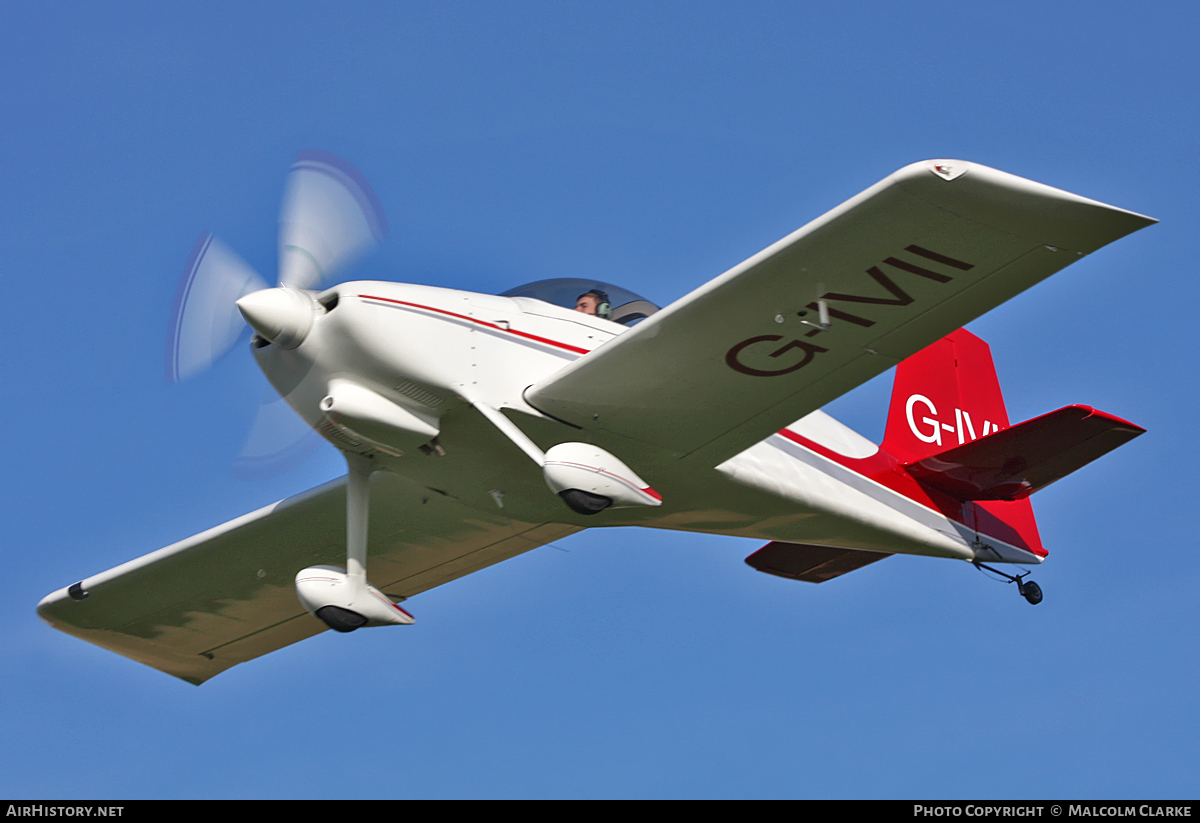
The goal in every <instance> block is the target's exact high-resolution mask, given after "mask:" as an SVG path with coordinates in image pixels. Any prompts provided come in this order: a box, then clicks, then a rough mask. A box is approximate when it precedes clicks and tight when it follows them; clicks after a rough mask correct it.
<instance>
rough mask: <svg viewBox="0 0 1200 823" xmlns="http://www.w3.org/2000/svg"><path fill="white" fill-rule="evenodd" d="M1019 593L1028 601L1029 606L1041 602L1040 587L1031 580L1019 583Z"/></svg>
mask: <svg viewBox="0 0 1200 823" xmlns="http://www.w3.org/2000/svg"><path fill="white" fill-rule="evenodd" d="M1021 594H1022V595H1023V596H1024V598H1025V599H1026V600H1028V601H1029V604H1030V605H1031V606H1036V605H1037V604H1038V603H1041V602H1042V587H1041V586H1039V585H1038V584H1037V583H1034V582H1033V581H1032V580H1030V581H1029V582H1027V583H1023V584H1021Z"/></svg>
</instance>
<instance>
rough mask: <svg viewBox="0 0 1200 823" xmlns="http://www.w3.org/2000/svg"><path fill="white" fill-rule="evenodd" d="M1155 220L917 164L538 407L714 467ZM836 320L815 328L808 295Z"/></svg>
mask: <svg viewBox="0 0 1200 823" xmlns="http://www.w3.org/2000/svg"><path fill="white" fill-rule="evenodd" d="M1153 222H1154V221H1153V220H1152V219H1151V218H1147V217H1143V216H1141V215H1137V214H1134V213H1132V212H1128V211H1124V210H1122V209H1118V208H1114V207H1112V206H1106V205H1104V204H1102V203H1098V202H1096V201H1094V200H1088V199H1086V198H1083V197H1078V196H1076V195H1073V194H1069V193H1067V192H1064V191H1061V190H1059V189H1053V188H1050V187H1049V186H1043V185H1041V184H1038V183H1033V182H1031V181H1029V180H1024V179H1022V178H1019V177H1015V176H1013V175H1010V174H1005V173H1004V172H999V171H996V170H994V169H989V168H987V167H985V166H979V165H974V164H969V163H960V162H958V161H928V162H923V163H916V164H913V165H911V166H908V167H906V168H904V169H901V170H900V171H898V172H896V173H895V174H893V175H892V176H891V177H888V178H887V179H885V180H883V181H882V182H880V183H878V184H877V185H875V186H873V187H871V188H870V189H868V190H867V191H865V192H863V193H862V194H860V195H858V196H857V197H855V198H853V199H852V200H850V201H848V202H846V203H844V204H843V205H841V206H839V207H838V208H836V209H834V210H833V211H831V212H829V213H828V214H826V215H824V216H823V217H821V218H818V219H817V220H814V221H813V222H812V223H809V224H808V225H806V226H804V227H803V228H801V229H799V230H798V231H796V232H795V233H793V234H791V235H789V236H788V237H785V238H784V239H783V240H780V241H779V242H778V243H776V244H775V245H773V246H771V247H770V248H767V249H765V250H764V251H762V252H760V253H758V254H756V255H755V256H754V257H751V258H750V259H749V260H747V261H745V262H744V263H742V264H740V265H738V266H736V267H735V268H733V269H731V270H730V271H728V272H726V273H725V274H723V275H721V276H720V277H718V278H716V279H715V280H712V281H711V282H709V283H707V284H705V285H704V286H702V287H700V288H699V289H697V290H696V291H694V292H692V293H691V294H689V295H687V296H686V297H683V298H681V299H680V300H678V301H676V302H675V303H673V304H671V305H670V306H668V307H667V308H665V309H664V310H662V311H660V312H658V313H657V314H655V315H653V316H651V317H649V318H647V319H646V320H644V321H642V322H641V323H640V324H638V325H637V326H635V327H634V328H633V329H631V330H630V331H628V332H626V333H624V334H621V335H620V336H618V337H616V338H614V339H613V340H611V341H609V342H607V343H605V344H604V345H602V346H600V347H599V348H597V349H596V350H594V351H593V352H591V353H590V354H587V355H585V356H583V357H581V358H579V359H578V360H576V361H575V362H573V363H571V364H570V365H568V366H566V367H564V368H563V369H562V370H561V371H559V372H557V373H556V374H554V375H552V376H550V377H548V378H547V379H545V380H542V381H541V382H539V383H536V384H535V385H533V386H531V387H530V388H529V389H528V390H527V392H526V395H525V397H526V400H527V401H528V402H529V403H530V404H531V405H533V406H534V407H535V408H537V409H539V410H541V411H543V412H545V413H546V414H549V415H552V416H554V417H556V418H558V419H560V420H564V421H566V422H568V423H571V424H572V425H575V426H578V427H579V428H581V429H584V430H585V431H588V432H595V433H596V434H597V435H603V434H604V433H611V434H614V435H617V436H619V437H624V438H632V439H635V440H640V441H642V442H646V443H653V444H655V445H657V446H659V447H661V448H665V449H668V450H671V451H674V452H676V453H678V454H679V455H681V456H683V455H691V456H693V457H695V458H696V459H702V460H703V461H704V462H705V463H706V464H709V465H716V464H717V463H719V462H721V461H723V460H725V459H727V458H729V457H731V456H733V455H734V454H737V453H739V452H741V451H743V450H745V449H746V448H748V447H750V446H751V445H753V444H754V443H757V442H759V441H761V440H762V439H764V438H765V437H767V436H769V435H770V434H772V433H773V432H776V431H778V430H779V429H781V428H783V427H784V426H786V425H787V424H789V423H791V422H792V421H794V420H796V419H798V418H800V417H803V416H805V415H807V414H808V413H809V412H812V411H814V410H816V409H819V408H821V407H822V406H824V405H825V404H827V403H829V402H830V401H831V400H834V399H835V398H837V397H838V396H840V395H842V394H843V393H845V392H847V391H849V390H850V389H852V388H854V387H855V386H858V385H859V384H861V383H863V382H865V381H866V380H869V379H870V378H872V377H874V376H875V375H877V374H879V373H881V372H883V371H885V370H886V369H888V368H889V367H891V366H894V365H896V364H897V363H898V362H899V361H900V360H902V359H904V358H905V357H908V356H909V355H911V354H913V353H914V352H916V351H918V350H919V349H921V348H924V347H925V346H927V345H929V344H930V343H932V342H934V341H935V340H937V339H939V338H941V337H943V336H945V335H947V334H949V333H950V332H952V331H954V330H955V329H957V328H959V327H960V326H963V325H964V324H966V323H967V322H969V321H970V320H972V319H974V318H976V317H978V316H979V315H980V314H982V313H984V312H986V311H988V310H989V309H991V308H993V307H995V306H997V305H999V304H1000V303H1002V302H1004V301H1005V300H1008V299H1009V298H1010V297H1012V296H1014V295H1015V294H1018V293H1019V292H1021V291H1023V290H1025V289H1027V288H1028V287H1030V286H1031V285H1033V284H1034V283H1037V282H1038V281H1040V280H1042V279H1043V278H1045V277H1048V276H1049V275H1051V274H1053V273H1054V272H1056V271H1058V270H1059V269H1061V268H1063V267H1064V266H1066V265H1068V264H1070V263H1071V262H1073V261H1075V260H1077V259H1079V257H1080V256H1081V255H1083V254H1087V253H1089V252H1091V251H1094V250H1095V249H1097V248H1099V247H1101V246H1103V245H1105V244H1106V243H1109V242H1112V241H1113V240H1116V239H1117V238H1119V237H1122V236H1124V235H1126V234H1128V233H1130V232H1132V231H1135V230H1137V229H1139V228H1142V227H1143V226H1146V225H1149V224H1151V223H1153ZM819 297H823V298H824V300H825V301H826V303H827V306H828V309H829V320H830V323H829V326H828V328H827V329H821V328H818V327H817V326H814V325H806V323H810V324H811V323H818V322H819V318H818V312H817V310H816V309H817V303H816V301H817V299H818V298H819Z"/></svg>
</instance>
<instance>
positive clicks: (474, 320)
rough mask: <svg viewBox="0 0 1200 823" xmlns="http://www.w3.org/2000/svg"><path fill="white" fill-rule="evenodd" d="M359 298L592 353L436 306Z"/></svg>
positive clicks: (578, 351)
mask: <svg viewBox="0 0 1200 823" xmlns="http://www.w3.org/2000/svg"><path fill="white" fill-rule="evenodd" d="M359 297H360V298H362V299H363V300H382V301H383V302H384V303H395V304H396V305H399V306H408V307H409V308H413V309H422V310H424V311H431V312H436V313H437V314H444V315H447V316H448V317H454V318H456V319H458V320H465V321H467V322H468V323H474V324H475V325H477V326H483V327H485V328H488V329H492V330H493V331H498V332H504V333H505V334H515V335H516V336H517V337H524V338H526V339H527V340H533V341H536V342H538V343H542V344H545V345H547V346H554V347H556V348H559V349H565V350H566V351H570V352H575V353H576V354H587V353H588V352H590V351H591V349H581V348H579V346H572V345H571V344H569V343H561V342H559V341H557V340H551V339H549V338H548V337H538V336H537V335H536V334H530V333H529V332H523V331H517V330H516V329H506V328H504V327H503V326H497V325H496V324H495V323H489V322H487V321H486V320H479V319H477V318H474V317H468V316H467V315H465V314H457V313H455V312H452V311H447V310H446V309H439V308H436V307H434V306H423V305H421V304H420V303H409V302H407V301H405V300H393V299H392V298H390V297H379V296H378V295H374V294H360V295H359Z"/></svg>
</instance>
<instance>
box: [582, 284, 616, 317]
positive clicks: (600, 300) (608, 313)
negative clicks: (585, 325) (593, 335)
mask: <svg viewBox="0 0 1200 823" xmlns="http://www.w3.org/2000/svg"><path fill="white" fill-rule="evenodd" d="M589 294H590V295H592V297H595V298H596V316H597V317H603V318H604V319H605V320H609V319H611V318H612V302H611V301H610V300H609V299H608V295H607V294H605V293H604V292H603V291H601V290H600V289H591V290H590V291H585V292H584V293H583V294H581V295H579V296H580V297H585V296H587V295H589Z"/></svg>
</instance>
